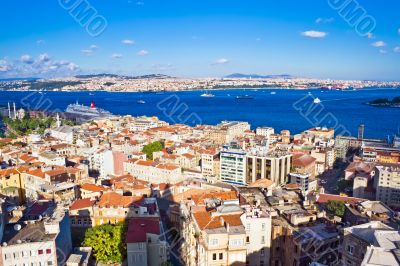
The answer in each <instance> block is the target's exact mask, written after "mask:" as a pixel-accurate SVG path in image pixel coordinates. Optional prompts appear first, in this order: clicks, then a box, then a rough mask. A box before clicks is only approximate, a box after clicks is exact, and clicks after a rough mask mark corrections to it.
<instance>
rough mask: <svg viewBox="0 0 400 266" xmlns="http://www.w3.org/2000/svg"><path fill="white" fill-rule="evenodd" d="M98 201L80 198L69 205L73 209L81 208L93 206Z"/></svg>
mask: <svg viewBox="0 0 400 266" xmlns="http://www.w3.org/2000/svg"><path fill="white" fill-rule="evenodd" d="M95 203H96V201H95V200H91V199H90V198H87V199H79V200H76V201H74V203H72V205H71V206H70V207H69V209H70V210H71V211H73V210H79V209H86V208H89V207H92V206H93V205H94V204H95Z"/></svg>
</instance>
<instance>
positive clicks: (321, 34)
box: [301, 30, 328, 38]
mask: <svg viewBox="0 0 400 266" xmlns="http://www.w3.org/2000/svg"><path fill="white" fill-rule="evenodd" d="M301 35H303V36H304V37H309V38H325V37H326V35H328V33H326V32H323V31H316V30H308V31H304V32H302V33H301Z"/></svg>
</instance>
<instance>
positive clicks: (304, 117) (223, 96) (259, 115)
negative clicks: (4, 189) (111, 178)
mask: <svg viewBox="0 0 400 266" xmlns="http://www.w3.org/2000/svg"><path fill="white" fill-rule="evenodd" d="M271 92H273V93H271ZM202 93H203V92H201V91H184V92H163V93H127V92H103V91H97V92H43V93H42V94H40V93H38V92H10V91H0V105H3V106H5V105H7V102H8V101H15V102H16V104H17V108H19V107H25V108H30V109H46V110H49V111H54V110H65V108H66V107H67V105H68V104H70V103H74V102H76V101H79V103H81V104H85V105H89V104H90V102H91V101H94V102H95V103H96V105H97V107H100V108H104V109H106V110H108V111H110V112H112V113H114V114H118V115H127V114H129V115H133V116H139V115H147V116H158V117H159V118H160V119H163V120H166V121H168V122H171V123H187V124H197V123H202V124H217V123H219V122H221V121H222V120H241V121H247V122H249V123H250V124H251V125H252V128H255V127H257V126H271V127H274V128H275V130H276V131H280V130H282V129H289V130H290V131H291V132H292V134H293V133H298V132H301V131H303V130H305V129H307V128H310V127H313V126H330V127H335V128H336V129H337V131H338V132H345V131H346V132H347V131H349V132H350V133H351V134H352V135H356V134H357V127H358V125H359V124H360V123H363V124H365V128H366V129H365V136H366V137H371V138H387V136H388V135H390V136H392V135H393V134H395V133H397V132H398V129H399V127H400V108H381V107H372V106H368V105H365V104H364V103H366V102H368V101H370V100H374V99H376V98H393V97H395V96H400V89H381V88H376V89H368V90H359V91H323V90H319V89H313V90H293V89H274V88H268V89H235V90H216V91H212V93H213V94H214V95H215V97H213V98H206V97H200V95H201V94H202ZM238 95H250V96H253V97H254V99H241V100H238V99H236V98H235V96H238ZM315 97H318V98H319V99H320V100H321V104H318V105H316V104H313V103H312V100H313V98H315ZM139 100H143V101H145V102H146V103H145V104H138V103H137V101H139Z"/></svg>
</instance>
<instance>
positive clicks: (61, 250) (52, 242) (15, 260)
mask: <svg viewBox="0 0 400 266" xmlns="http://www.w3.org/2000/svg"><path fill="white" fill-rule="evenodd" d="M1 242H2V245H1V247H0V254H1V260H0V264H1V265H3V266H15V265H29V266H30V265H35V266H38V265H63V264H64V263H65V261H66V260H67V258H68V256H69V254H70V252H71V250H72V242H71V232H70V227H69V216H68V214H67V213H65V212H64V211H63V210H62V209H59V208H58V209H56V210H55V211H54V212H53V213H52V214H50V216H48V217H44V218H43V220H40V221H32V220H30V221H28V220H25V222H21V223H18V224H14V225H13V224H8V225H6V227H5V230H4V235H3V238H2V239H1Z"/></svg>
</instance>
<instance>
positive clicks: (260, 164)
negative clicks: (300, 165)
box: [221, 151, 292, 185]
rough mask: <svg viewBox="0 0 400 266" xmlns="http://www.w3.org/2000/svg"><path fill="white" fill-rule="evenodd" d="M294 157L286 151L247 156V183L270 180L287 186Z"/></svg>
mask: <svg viewBox="0 0 400 266" xmlns="http://www.w3.org/2000/svg"><path fill="white" fill-rule="evenodd" d="M291 159H292V155H291V154H290V153H288V152H284V151H271V152H267V151H265V152H264V151H253V152H251V153H248V154H247V155H246V172H245V174H246V183H247V184H250V183H253V182H256V181H257V180H259V179H269V180H271V181H273V182H274V183H275V184H277V185H279V184H286V183H287V182H288V180H289V179H288V174H289V173H290V168H291V164H292V160H291ZM221 164H222V163H221Z"/></svg>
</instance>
